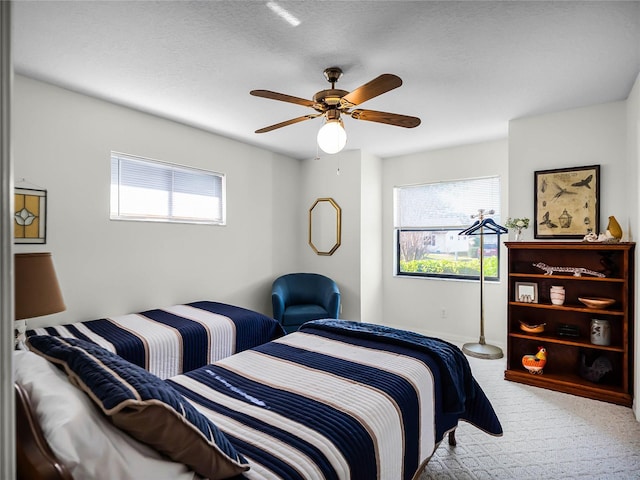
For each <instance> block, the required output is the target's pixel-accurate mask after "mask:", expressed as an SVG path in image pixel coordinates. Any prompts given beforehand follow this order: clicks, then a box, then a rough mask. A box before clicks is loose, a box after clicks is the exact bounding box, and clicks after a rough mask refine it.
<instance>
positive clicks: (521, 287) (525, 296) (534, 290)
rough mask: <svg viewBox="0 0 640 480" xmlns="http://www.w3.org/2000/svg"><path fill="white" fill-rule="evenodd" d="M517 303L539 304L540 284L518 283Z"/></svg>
mask: <svg viewBox="0 0 640 480" xmlns="http://www.w3.org/2000/svg"><path fill="white" fill-rule="evenodd" d="M515 301H516V302H522V303H538V284H537V283H532V282H516V298H515Z"/></svg>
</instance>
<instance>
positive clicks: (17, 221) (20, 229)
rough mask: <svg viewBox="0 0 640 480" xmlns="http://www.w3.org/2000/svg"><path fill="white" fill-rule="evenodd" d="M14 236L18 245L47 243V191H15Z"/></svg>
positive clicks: (31, 189) (23, 189) (16, 189)
mask: <svg viewBox="0 0 640 480" xmlns="http://www.w3.org/2000/svg"><path fill="white" fill-rule="evenodd" d="M13 235H14V243H16V244H45V243H47V191H46V190H41V189H33V188H18V187H16V188H15V189H14V213H13Z"/></svg>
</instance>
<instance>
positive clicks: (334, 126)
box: [249, 67, 420, 153]
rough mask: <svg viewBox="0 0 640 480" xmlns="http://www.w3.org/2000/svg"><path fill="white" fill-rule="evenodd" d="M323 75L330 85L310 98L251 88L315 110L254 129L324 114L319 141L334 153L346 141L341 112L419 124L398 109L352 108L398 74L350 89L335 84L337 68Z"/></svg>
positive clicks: (395, 81) (388, 86)
mask: <svg viewBox="0 0 640 480" xmlns="http://www.w3.org/2000/svg"><path fill="white" fill-rule="evenodd" d="M324 76H325V78H326V79H327V81H328V82H329V83H331V88H330V89H327V90H321V91H319V92H317V93H316V94H315V95H314V96H313V100H307V99H305V98H299V97H294V96H291V95H286V94H284V93H277V92H272V91H270V90H252V91H251V92H249V93H250V94H251V95H254V96H256V97H263V98H270V99H272V100H280V101H282V102H289V103H295V104H297V105H303V106H305V107H311V108H313V109H314V110H315V111H316V112H317V113H310V114H308V115H303V116H301V117H297V118H292V119H291V120H286V121H284V122H280V123H276V124H274V125H270V126H268V127H264V128H261V129H259V130H256V133H265V132H270V131H272V130H276V129H278V128H282V127H286V126H287V125H293V124H294V123H298V122H303V121H305V120H310V119H312V118H316V117H321V116H324V117H325V119H326V123H325V124H324V126H323V127H322V128H321V129H320V131H319V132H318V145H319V146H320V148H322V150H324V151H325V152H327V153H337V152H339V151H340V150H342V149H343V148H344V146H345V144H346V141H347V134H346V132H345V130H344V125H343V123H342V118H341V115H349V116H350V117H351V118H353V119H355V120H367V121H369V122H377V123H386V124H387V125H395V126H397V127H404V128H414V127H417V126H418V125H420V119H419V118H417V117H410V116H407V115H399V114H397V113H387V112H378V111H375V110H363V109H360V108H358V109H355V110H353V108H354V107H356V106H358V105H360V104H361V103H364V102H366V101H367V100H370V99H372V98H374V97H377V96H378V95H382V94H383V93H386V92H388V91H390V90H393V89H394V88H398V87H399V86H400V85H402V79H400V77H398V76H397V75H393V74H391V73H385V74H382V75H380V76H379V77H376V78H374V79H373V80H371V81H370V82H368V83H365V84H364V85H362V86H360V87H358V88H356V89H355V90H353V91H352V92H347V91H346V90H340V89H337V88H335V86H336V82H337V81H338V80H339V79H340V77H342V70H341V69H340V68H338V67H330V68H327V69H325V71H324Z"/></svg>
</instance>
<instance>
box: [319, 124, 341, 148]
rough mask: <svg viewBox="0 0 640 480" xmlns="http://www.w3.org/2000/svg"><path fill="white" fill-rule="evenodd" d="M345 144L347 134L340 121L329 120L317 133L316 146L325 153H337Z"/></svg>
mask: <svg viewBox="0 0 640 480" xmlns="http://www.w3.org/2000/svg"><path fill="white" fill-rule="evenodd" d="M346 143H347V132H345V130H344V125H343V124H342V120H340V119H339V118H334V119H329V120H327V123H325V124H324V125H323V126H322V128H321V129H320V130H319V131H318V146H319V147H320V148H321V149H322V151H324V152H326V153H338V152H339V151H340V150H342V149H343V148H344V146H345V145H346Z"/></svg>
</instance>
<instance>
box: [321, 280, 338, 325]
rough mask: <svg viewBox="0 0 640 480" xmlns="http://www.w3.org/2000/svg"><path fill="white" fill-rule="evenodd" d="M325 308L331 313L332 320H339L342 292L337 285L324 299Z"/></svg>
mask: <svg viewBox="0 0 640 480" xmlns="http://www.w3.org/2000/svg"><path fill="white" fill-rule="evenodd" d="M324 306H325V307H324V308H325V309H326V310H327V312H329V316H330V317H331V318H338V317H339V316H340V290H338V287H337V285H334V286H333V288H332V289H331V290H329V291H328V292H327V293H326V294H325V297H324Z"/></svg>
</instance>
